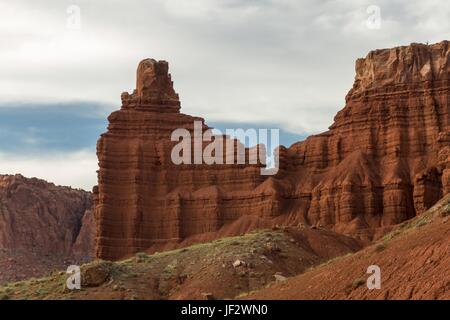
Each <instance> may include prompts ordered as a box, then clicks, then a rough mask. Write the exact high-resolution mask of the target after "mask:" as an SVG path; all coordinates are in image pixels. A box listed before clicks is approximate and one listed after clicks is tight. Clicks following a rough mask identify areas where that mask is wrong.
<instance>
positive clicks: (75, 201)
mask: <svg viewBox="0 0 450 320" xmlns="http://www.w3.org/2000/svg"><path fill="white" fill-rule="evenodd" d="M91 209H92V201H91V194H90V193H89V192H86V191H82V190H75V189H71V188H68V187H58V186H55V185H54V184H52V183H48V182H46V181H43V180H39V179H36V178H33V179H28V178H25V177H23V176H21V175H0V270H1V271H0V282H3V281H8V280H19V279H23V278H26V277H30V276H39V275H42V274H43V273H45V272H48V271H49V270H54V269H55V268H67V266H68V265H69V264H68V263H69V262H68V261H71V262H77V261H86V260H89V259H91V258H92V257H93V248H94V233H93V232H92V231H91V232H89V230H88V229H89V228H90V229H92V230H93V229H95V227H94V223H95V221H94V220H93V219H91V220H92V221H91V224H92V225H91V226H88V223H87V222H86V221H87V220H89V219H88V215H87V214H86V213H89V212H91ZM91 215H92V214H91ZM83 222H86V223H84V224H83ZM80 234H83V235H84V236H83V237H79V236H80ZM75 249H76V250H75ZM74 250H75V251H76V252H74Z"/></svg>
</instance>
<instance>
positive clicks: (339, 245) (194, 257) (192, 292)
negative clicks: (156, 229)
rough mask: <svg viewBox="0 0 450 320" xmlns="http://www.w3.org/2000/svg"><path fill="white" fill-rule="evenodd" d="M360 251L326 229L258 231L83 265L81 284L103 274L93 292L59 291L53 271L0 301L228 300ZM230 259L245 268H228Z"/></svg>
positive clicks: (10, 289) (4, 293)
mask: <svg viewBox="0 0 450 320" xmlns="http://www.w3.org/2000/svg"><path fill="white" fill-rule="evenodd" d="M360 248H361V246H360V244H359V243H358V242H357V241H355V240H354V239H352V238H349V237H345V236H342V235H338V234H336V233H333V232H331V231H327V230H320V229H317V230H316V229H311V228H309V227H305V226H303V227H296V228H283V229H276V230H262V231H255V232H251V233H248V234H246V235H244V236H239V237H230V238H223V239H219V240H216V241H213V242H210V243H204V244H197V245H194V246H191V247H187V248H183V249H178V250H174V251H168V252H163V253H156V254H153V255H147V254H144V253H139V254H137V255H136V256H135V257H133V258H131V259H128V260H125V261H121V262H115V263H111V262H101V261H97V262H94V263H91V264H88V265H85V266H83V267H82V270H83V272H82V275H83V279H84V280H85V279H88V275H87V274H88V273H90V274H91V275H92V274H93V275H94V277H97V278H99V276H98V274H100V275H101V272H97V271H98V270H106V272H107V279H106V280H105V281H100V282H103V283H102V284H101V285H99V286H95V287H86V284H85V285H84V286H83V287H82V290H80V291H69V290H67V289H65V281H66V278H67V275H66V274H65V273H62V272H54V273H52V274H50V275H49V276H48V277H45V278H41V279H30V280H27V281H22V282H17V283H11V284H9V285H7V286H4V287H0V297H3V299H204V298H205V297H207V296H208V295H207V294H212V296H213V297H214V298H233V297H236V296H238V295H243V294H246V293H249V292H251V291H254V290H257V289H259V288H262V287H264V286H266V285H267V284H268V283H270V282H273V281H274V280H275V277H274V275H275V273H278V274H281V275H283V276H286V277H289V276H294V275H297V274H299V273H302V272H304V271H306V270H307V269H309V268H310V267H312V266H314V265H318V264H320V263H323V262H324V261H327V260H329V259H331V258H333V257H335V256H339V255H343V254H347V253H349V252H354V251H357V250H359V249H360ZM236 260H241V261H244V262H245V265H244V266H239V267H233V262H235V261H236ZM96 272H97V273H96ZM100 278H101V276H100ZM86 281H87V280H86ZM88 282H89V281H88Z"/></svg>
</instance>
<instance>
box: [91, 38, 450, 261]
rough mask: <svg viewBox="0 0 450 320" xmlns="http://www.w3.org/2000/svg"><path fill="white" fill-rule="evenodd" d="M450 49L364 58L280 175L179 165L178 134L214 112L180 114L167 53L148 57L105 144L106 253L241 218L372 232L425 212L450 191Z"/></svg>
mask: <svg viewBox="0 0 450 320" xmlns="http://www.w3.org/2000/svg"><path fill="white" fill-rule="evenodd" d="M449 57H450V48H449V43H448V42H447V41H444V42H441V43H438V44H434V45H430V46H427V45H422V44H412V45H410V46H405V47H399V48H393V49H383V50H376V51H373V52H370V53H369V54H368V55H367V57H366V58H364V59H359V60H358V61H357V63H356V78H355V84H354V86H353V88H352V89H351V90H350V92H349V93H348V94H347V97H346V105H345V107H344V108H343V109H342V110H341V111H339V112H338V113H337V115H336V117H335V120H334V123H333V124H332V125H331V126H330V128H329V130H328V131H327V132H324V133H322V134H319V135H315V136H311V137H309V138H308V139H306V140H305V141H303V142H298V143H296V144H294V145H292V146H291V147H290V148H284V147H280V149H279V154H280V170H279V172H278V174H277V175H275V176H269V177H268V176H262V175H260V170H259V168H260V166H259V165H232V164H231V165H205V164H199V165H174V164H173V163H172V160H171V157H170V156H171V150H172V147H173V146H174V145H175V144H176V143H177V142H172V141H171V140H170V136H171V133H172V131H173V130H174V129H177V128H186V129H188V130H189V131H190V132H192V131H193V122H194V120H199V121H202V123H203V119H201V118H195V117H191V116H188V115H184V114H182V113H180V112H179V109H180V103H179V100H178V95H177V94H176V93H175V91H174V90H173V87H172V81H171V78H170V75H169V74H168V66H167V62H164V61H159V62H157V61H155V60H151V59H147V60H144V61H143V62H141V64H140V65H139V67H138V74H137V79H138V80H137V90H135V92H133V93H132V94H128V93H124V94H122V108H121V109H120V110H119V111H116V112H114V113H112V114H111V116H110V117H109V122H110V124H109V127H108V132H107V133H105V134H103V135H102V137H101V138H100V140H99V141H98V145H97V154H98V158H99V165H100V170H99V173H98V179H99V185H98V187H96V188H94V199H95V202H96V209H95V218H96V222H97V237H98V238H97V240H98V242H97V255H98V257H100V258H104V259H118V258H120V257H123V256H126V255H129V254H132V253H135V252H137V251H142V250H146V249H149V248H150V249H151V248H159V249H164V248H166V247H167V245H169V244H176V243H179V242H180V241H183V240H186V239H190V238H195V239H197V240H199V241H202V235H211V234H214V233H217V234H220V231H221V230H223V229H224V228H229V227H230V226H233V228H234V229H233V230H234V231H233V230H228V229H227V230H228V231H227V232H228V234H232V233H233V232H234V233H236V234H238V233H242V232H245V231H248V230H249V229H251V228H252V227H251V226H250V225H271V224H272V225H273V224H298V223H307V224H311V225H321V226H324V227H327V228H330V229H333V230H336V231H338V232H342V233H345V234H351V235H353V236H356V237H359V238H362V239H366V240H371V239H373V238H377V237H378V236H380V235H381V234H383V233H384V232H385V231H386V230H388V229H389V227H390V226H392V225H394V224H397V223H399V222H402V221H404V220H406V219H409V218H411V217H413V216H415V215H418V214H420V213H421V212H423V211H424V210H425V209H427V208H429V207H430V206H431V205H433V204H434V203H435V202H436V201H437V200H438V199H439V198H441V197H442V196H443V194H445V193H447V192H449V191H450V164H449V155H450V153H449V149H450V126H449V92H450V62H449V61H450V58H449ZM206 129H208V127H207V126H206V125H205V124H204V123H203V130H206ZM227 152H233V151H230V150H229V149H226V152H225V153H227ZM249 217H251V218H250V219H253V220H252V223H249V222H248V221H249ZM254 219H258V222H257V223H256V222H255V221H254Z"/></svg>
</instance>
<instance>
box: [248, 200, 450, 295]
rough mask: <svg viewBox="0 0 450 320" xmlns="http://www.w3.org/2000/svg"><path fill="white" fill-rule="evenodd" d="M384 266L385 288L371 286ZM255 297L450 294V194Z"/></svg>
mask: <svg viewBox="0 0 450 320" xmlns="http://www.w3.org/2000/svg"><path fill="white" fill-rule="evenodd" d="M370 265H378V266H379V267H380V268H381V279H382V280H381V289H379V290H377V289H374V290H369V289H368V288H367V286H366V279H367V277H368V276H369V274H366V270H367V267H368V266H370ZM247 298H249V299H447V300H448V299H450V195H447V196H446V197H445V198H444V199H442V200H441V201H440V202H439V203H438V204H436V205H435V206H434V207H433V208H432V209H430V210H428V211H427V212H426V213H424V214H423V215H421V216H419V217H417V218H415V219H413V220H411V221H409V222H405V223H403V224H402V225H400V226H398V227H397V228H396V230H395V231H393V232H392V233H390V234H388V235H387V236H386V237H385V238H383V239H380V240H379V241H377V242H376V243H375V244H373V245H372V246H370V247H367V248H365V249H364V250H362V251H360V252H357V253H356V254H353V255H348V256H344V257H341V258H337V259H335V260H332V261H331V262H329V263H328V264H326V265H324V266H320V267H317V268H313V269H312V270H311V271H309V272H306V273H303V274H301V275H299V276H296V277H294V278H291V279H289V280H288V281H286V282H284V283H282V284H275V285H273V286H270V287H268V288H265V289H263V290H261V291H258V292H256V293H252V294H250V295H249V296H248V297H247Z"/></svg>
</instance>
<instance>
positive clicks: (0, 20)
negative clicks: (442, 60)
mask: <svg viewBox="0 0 450 320" xmlns="http://www.w3.org/2000/svg"><path fill="white" fill-rule="evenodd" d="M78 12H79V18H80V19H78ZM449 16H450V1H448V0H442V1H437V0H434V1H433V0H428V1H411V0H409V1H408V0H402V1H400V0H397V1H395V0H394V1H392V0H390V1H360V0H358V1H356V0H355V1H349V0H347V1H317V0H311V1H307V0H305V1H298V0H277V1H275V0H260V1H256V0H251V1H250V0H246V1H244V0H240V1H238V0H228V1H225V0H222V1H220V0H189V1H186V0H164V1H163V0H153V1H135V0H127V1H118V0H95V1H92V0H91V1H87V0H85V1H82V0H79V1H76V0H72V1H65V0H47V1H44V0H41V1H21V0H15V1H6V0H1V2H0V40H1V41H0V88H1V91H0V117H1V118H2V119H3V121H1V119H0V134H1V135H2V136H1V139H2V141H1V142H0V172H1V173H16V172H21V173H23V174H25V175H28V176H38V177H40V178H45V179H47V180H50V181H53V182H56V183H58V184H65V185H72V186H75V187H83V188H86V189H90V188H91V186H92V185H93V184H94V183H95V180H96V175H95V170H96V166H97V163H96V157H95V140H96V139H97V136H98V134H99V133H101V132H102V131H104V130H105V116H106V115H107V114H108V113H109V112H111V111H112V110H114V109H117V108H118V107H119V104H120V94H121V92H123V91H132V90H133V89H134V87H135V70H136V67H137V64H138V62H139V61H140V60H142V59H144V58H147V57H151V58H156V59H164V60H167V61H169V63H170V71H171V73H172V77H173V80H174V83H175V89H176V91H177V92H178V93H179V94H180V97H181V101H182V111H183V112H184V113H188V114H192V115H200V116H202V117H204V118H205V119H206V121H207V123H213V124H216V123H217V124H235V125H239V124H242V126H247V127H248V126H254V127H257V128H258V127H259V126H268V125H269V126H271V127H279V128H281V129H283V131H284V132H286V134H290V135H292V136H290V137H291V138H292V137H295V136H298V137H303V136H305V135H307V134H311V133H317V132H320V131H324V130H326V129H327V127H328V126H329V125H330V124H331V123H332V119H333V117H334V115H335V113H336V112H337V111H338V110H339V109H341V108H342V107H343V105H344V97H345V95H346V93H347V92H348V90H349V89H350V88H351V86H352V83H353V78H354V62H355V59H356V58H358V57H364V56H365V55H366V54H367V53H368V51H370V50H372V49H376V48H386V47H392V46H397V45H407V44H409V43H411V42H430V43H434V42H439V41H441V40H444V39H447V40H448V39H450V34H449V33H450V20H449ZM378 17H379V18H380V19H378ZM78 21H79V22H80V23H79V24H78ZM378 22H379V24H378ZM64 108H66V109H64ZM62 109H63V110H69V111H68V112H64V111H61V110H62ZM30 110H31V111H30ZM46 119H47V120H46ZM48 119H51V120H52V121H48ZM58 119H60V121H59V122H58ZM53 120H54V121H53ZM70 124H71V125H70ZM43 132H45V134H44V133H43ZM289 142H291V141H290V140H289ZM55 168H57V169H55Z"/></svg>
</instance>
